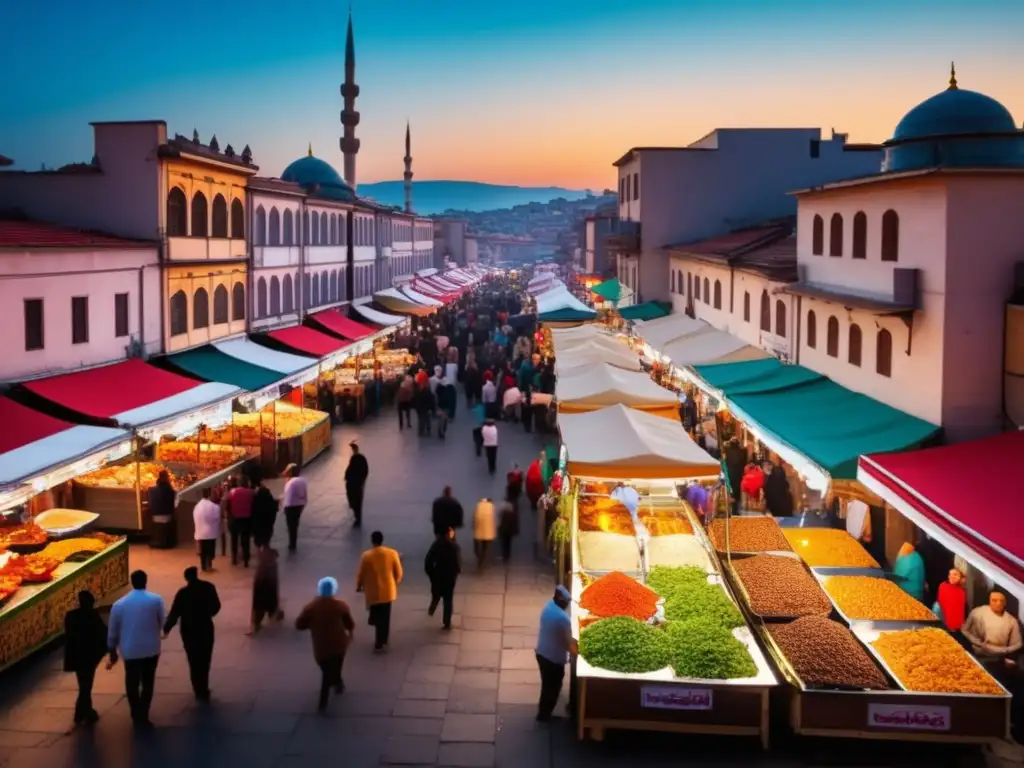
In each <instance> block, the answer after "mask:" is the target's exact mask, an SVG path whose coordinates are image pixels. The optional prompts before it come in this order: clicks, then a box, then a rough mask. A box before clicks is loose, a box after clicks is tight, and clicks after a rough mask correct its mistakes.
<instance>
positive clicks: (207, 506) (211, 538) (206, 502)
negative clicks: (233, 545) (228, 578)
mask: <svg viewBox="0 0 1024 768" xmlns="http://www.w3.org/2000/svg"><path fill="white" fill-rule="evenodd" d="M192 522H193V523H195V529H196V543H197V544H198V545H199V567H200V569H202V570H204V571H212V570H213V558H214V556H215V555H216V554H217V539H219V538H220V505H219V504H214V503H213V501H211V500H210V489H209V488H203V498H202V499H200V500H199V503H198V504H196V506H195V508H194V509H193V510H192Z"/></svg>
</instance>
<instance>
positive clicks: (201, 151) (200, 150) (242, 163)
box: [159, 131, 259, 174]
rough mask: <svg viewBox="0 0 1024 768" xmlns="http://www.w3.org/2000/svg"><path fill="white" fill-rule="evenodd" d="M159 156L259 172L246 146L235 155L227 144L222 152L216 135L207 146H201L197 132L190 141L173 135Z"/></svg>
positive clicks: (232, 148)
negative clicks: (210, 161) (196, 159)
mask: <svg viewBox="0 0 1024 768" xmlns="http://www.w3.org/2000/svg"><path fill="white" fill-rule="evenodd" d="M159 154H160V156H161V157H181V156H182V155H188V156H191V157H195V158H199V159H203V160H213V161H215V162H218V163H226V164H227V165H233V166H236V167H237V168H238V169H239V170H241V171H245V172H248V173H250V174H254V173H256V171H258V170H259V166H256V165H253V163H252V150H250V149H249V145H248V144H246V145H245V148H244V149H242V151H241V152H237V153H236V152H235V149H234V147H232V146H231V145H230V144H228V145H227V146H226V147H224V151H223V152H222V151H221V149H220V144H219V142H218V141H217V137H216V135H214V136H212V137H211V138H210V143H209V144H203V143H202V142H201V141H200V140H199V133H198V131H194V132H193V133H192V138H191V139H189V138H187V137H185V136H182V135H181V134H180V133H177V134H175V135H174V138H173V139H168V140H167V143H166V144H164V145H163V146H161V147H160V149H159Z"/></svg>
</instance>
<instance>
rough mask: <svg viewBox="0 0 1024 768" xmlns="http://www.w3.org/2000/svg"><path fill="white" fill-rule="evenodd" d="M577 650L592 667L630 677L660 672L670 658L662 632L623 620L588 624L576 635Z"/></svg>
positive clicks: (664, 634) (633, 620)
mask: <svg viewBox="0 0 1024 768" xmlns="http://www.w3.org/2000/svg"><path fill="white" fill-rule="evenodd" d="M579 647H580V656H582V657H583V658H584V659H586V660H587V662H588V663H589V664H591V665H592V666H595V667H598V668H600V669H607V670H610V671H612V672H624V673H632V674H639V673H641V672H654V671H655V670H657V669H664V668H665V667H667V666H668V664H669V658H670V654H671V649H670V647H669V637H668V634H666V633H665V631H664V630H662V629H660V628H658V627H652V626H651V625H649V624H644V623H642V622H639V621H637V620H636V619H631V618H629V617H627V616H616V617H615V618H611V619H602V620H601V621H598V622H595V623H594V624H591V625H590V626H589V627H587V628H586V629H584V630H582V631H581V632H580V643H579Z"/></svg>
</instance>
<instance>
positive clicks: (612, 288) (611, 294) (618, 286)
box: [590, 279, 625, 301]
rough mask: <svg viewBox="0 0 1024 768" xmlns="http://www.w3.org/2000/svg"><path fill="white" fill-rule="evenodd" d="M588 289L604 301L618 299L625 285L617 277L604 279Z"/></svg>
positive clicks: (623, 291)
mask: <svg viewBox="0 0 1024 768" xmlns="http://www.w3.org/2000/svg"><path fill="white" fill-rule="evenodd" d="M590 290H591V291H593V292H594V293H596V294H597V295H598V296H600V297H601V298H602V299H604V300H605V301H618V300H619V299H621V298H622V296H623V294H624V293H625V287H624V286H623V285H622V283H620V282H619V281H618V280H617V279H612V280H605V281H604V282H603V283H599V284H598V285H595V286H594V287H593V288H591V289H590Z"/></svg>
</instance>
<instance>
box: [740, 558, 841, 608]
mask: <svg viewBox="0 0 1024 768" xmlns="http://www.w3.org/2000/svg"><path fill="white" fill-rule="evenodd" d="M756 555H775V556H776V557H787V556H788V557H790V558H791V559H793V560H796V561H797V562H798V563H800V566H801V567H802V568H803V569H804V571H805V572H806V573H807V575H808V576H809V577H810V578H811V579H813V580H814V583H815V584H817V585H818V589H820V590H821V591H822V592H825V589H824V587H822V586H821V583H820V582H819V581H818V580H817V579H816V578H815V577H814V574H813V573H812V572H811V569H810V568H808V567H807V564H806V563H805V562H804V561H803V560H801V559H800V558H799V557H798V556H797V555H796V553H794V552H749V553H739V552H734V553H733V555H732V557H733V559H735V560H745V559H746V558H748V557H755V556H756ZM722 569H723V572H726V571H727V572H728V573H729V581H730V582H731V583H732V585H733V587H734V588H735V589H736V591H737V592H739V593H740V594H741V595H742V596H743V601H742V602H743V606H744V607H745V608H746V610H747V612H748V613H749V614H750V615H751V616H753V617H755V618H756V619H759V620H760V621H762V622H766V623H769V624H771V623H776V622H788V621H793V619H798V618H800V617H799V616H764V615H762V614H760V613H757V612H756V611H755V610H754V608H753V606H752V603H751V600H750V594H749V593H748V592H747V588H746V587H745V586H744V585H743V580H742V579H740V576H739V574H738V573H736V571H735V569H733V567H732V563H731V562H728V561H725V562H723V563H722ZM825 597H826V598H828V593H827V592H826V593H825ZM829 604H830V605H831V604H832V600H831V598H829ZM832 610H833V611H834V610H835V606H834V605H833V606H832ZM830 613H831V612H830ZM814 615H817V616H822V615H826V614H814Z"/></svg>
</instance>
